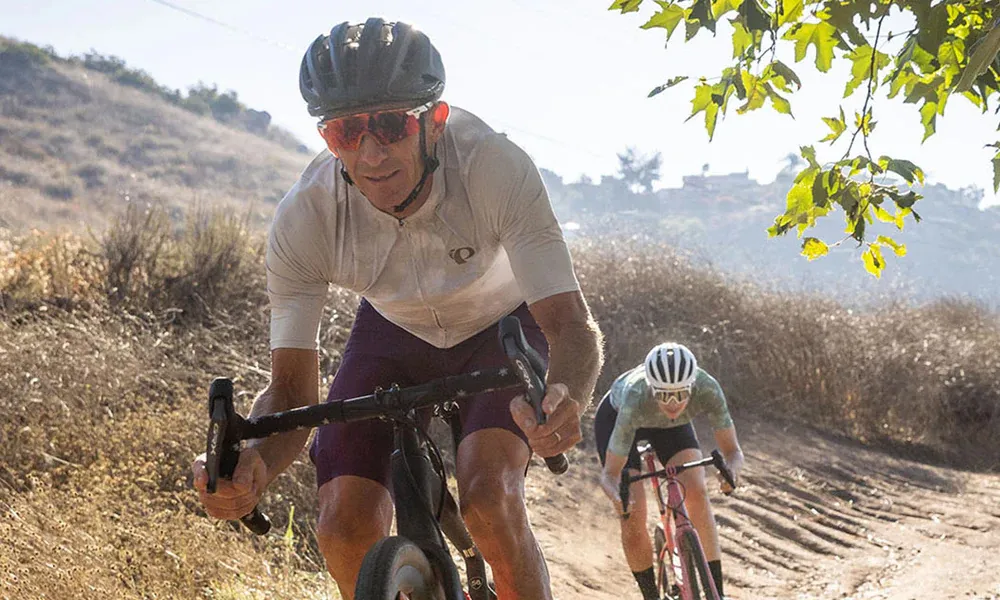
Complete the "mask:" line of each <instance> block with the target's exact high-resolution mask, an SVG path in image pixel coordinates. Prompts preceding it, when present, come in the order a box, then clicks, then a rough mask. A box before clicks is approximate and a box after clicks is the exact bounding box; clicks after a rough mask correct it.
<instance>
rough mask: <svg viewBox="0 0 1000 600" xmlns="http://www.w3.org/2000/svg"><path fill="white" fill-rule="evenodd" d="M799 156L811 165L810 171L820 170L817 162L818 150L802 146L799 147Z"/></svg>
mask: <svg viewBox="0 0 1000 600" xmlns="http://www.w3.org/2000/svg"><path fill="white" fill-rule="evenodd" d="M799 156H801V157H802V158H804V159H806V162H808V163H809V169H815V170H817V171H818V170H819V163H818V162H816V149H815V148H813V147H812V146H800V147H799ZM809 169H806V170H807V171H808V170H809ZM804 172H805V171H803V173H804ZM800 175H801V174H800Z"/></svg>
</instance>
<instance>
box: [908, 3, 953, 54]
mask: <svg viewBox="0 0 1000 600" xmlns="http://www.w3.org/2000/svg"><path fill="white" fill-rule="evenodd" d="M946 4H947V3H945V2H939V3H938V4H937V6H933V7H932V6H931V2H930V0H920V1H916V2H913V3H912V4H911V5H910V10H912V11H913V14H914V16H916V18H917V43H918V44H920V47H921V48H923V49H924V50H926V51H927V52H928V53H929V54H931V55H932V56H937V53H938V48H940V47H941V44H942V42H944V38H945V35H946V34H947V32H948V26H949V22H948V8H947V6H946Z"/></svg>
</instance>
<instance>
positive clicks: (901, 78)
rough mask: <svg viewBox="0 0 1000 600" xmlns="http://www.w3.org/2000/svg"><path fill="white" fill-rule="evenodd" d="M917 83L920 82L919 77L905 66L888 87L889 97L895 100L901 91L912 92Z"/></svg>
mask: <svg viewBox="0 0 1000 600" xmlns="http://www.w3.org/2000/svg"><path fill="white" fill-rule="evenodd" d="M918 81H920V76H919V75H917V74H916V73H914V72H913V69H912V68H911V67H910V66H909V65H906V67H904V68H903V69H902V70H900V71H898V72H897V73H896V75H895V78H894V79H892V82H891V83H890V85H889V97H890V98H895V97H896V95H897V94H899V91H900V90H901V89H906V90H912V89H913V86H914V85H916V83H917V82H918Z"/></svg>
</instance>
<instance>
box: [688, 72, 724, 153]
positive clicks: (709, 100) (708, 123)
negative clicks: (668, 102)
mask: <svg viewBox="0 0 1000 600" xmlns="http://www.w3.org/2000/svg"><path fill="white" fill-rule="evenodd" d="M714 91H715V90H714V88H713V86H711V85H708V84H707V83H699V84H698V86H697V87H695V88H694V99H693V100H691V115H690V116H688V118H687V119H685V121H690V120H691V119H692V118H693V117H694V116H695V115H697V114H698V113H700V112H702V111H704V112H705V130H706V131H708V139H709V141H711V140H712V137H713V136H714V135H715V120H716V117H717V116H718V114H719V105H720V104H721V101H720V102H719V103H716V99H719V97H718V96H717V95H716V94H715V93H714Z"/></svg>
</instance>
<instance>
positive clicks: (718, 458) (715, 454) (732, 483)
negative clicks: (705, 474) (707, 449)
mask: <svg viewBox="0 0 1000 600" xmlns="http://www.w3.org/2000/svg"><path fill="white" fill-rule="evenodd" d="M712 464H713V465H715V468H716V469H718V470H719V473H722V478H723V479H725V480H726V483H728V484H729V487H731V488H732V489H731V490H729V491H728V492H726V495H727V496H728V495H729V494H732V493H733V491H735V490H736V480H735V479H734V478H733V472H732V471H730V470H729V465H728V464H727V463H726V459H725V458H724V457H723V456H722V453H721V452H719V450H718V449H715V450H712Z"/></svg>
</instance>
